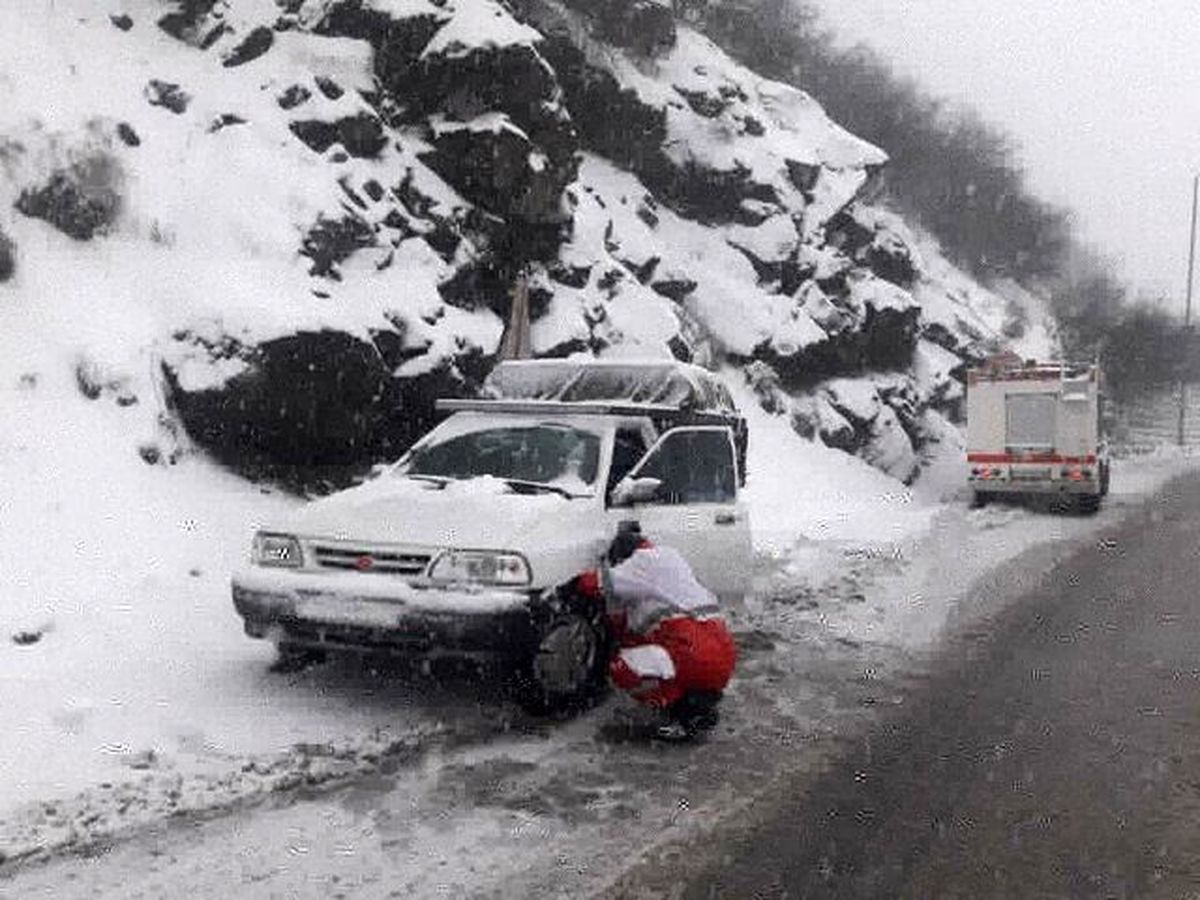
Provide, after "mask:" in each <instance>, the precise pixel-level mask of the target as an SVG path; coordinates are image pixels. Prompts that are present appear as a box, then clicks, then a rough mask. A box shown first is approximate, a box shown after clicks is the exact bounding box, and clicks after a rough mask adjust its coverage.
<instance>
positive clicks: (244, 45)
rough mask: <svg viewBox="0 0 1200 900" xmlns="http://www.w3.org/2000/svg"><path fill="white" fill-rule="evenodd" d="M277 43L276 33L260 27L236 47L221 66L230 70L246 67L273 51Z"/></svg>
mask: <svg viewBox="0 0 1200 900" xmlns="http://www.w3.org/2000/svg"><path fill="white" fill-rule="evenodd" d="M274 43H275V33H274V32H273V31H271V29H270V28H267V27H265V26H262V25H260V26H259V27H258V28H255V29H254V30H253V31H251V32H250V33H249V34H248V35H246V37H245V38H243V39H242V41H241V43H239V44H238V45H237V46H236V47H234V48H233V49H232V50H230V51H229V53H228V54H226V56H225V59H224V60H222V62H221V65H223V66H225V67H226V68H228V69H231V68H233V67H234V66H241V65H245V64H246V63H248V62H250V61H251V60H255V59H258V58H259V57H260V56H262V55H263V54H264V53H266V52H267V51H268V50H270V49H271V45H272V44H274Z"/></svg>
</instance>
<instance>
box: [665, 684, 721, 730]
mask: <svg viewBox="0 0 1200 900" xmlns="http://www.w3.org/2000/svg"><path fill="white" fill-rule="evenodd" d="M720 701H721V695H720V693H718V692H716V691H692V692H689V693H687V694H684V695H683V697H682V698H680V699H679V700H678V701H676V702H675V703H674V704H672V705H671V706H669V707H668V708H667V710H666V713H667V721H666V722H664V723H663V724H662V725H660V726H659V727H658V732H657V737H658V738H659V740H664V741H691V740H695V739H696V738H698V737H700V736H701V735H703V734H705V733H707V732H709V731H712V729H714V728H716V727H717V723H718V722H719V721H720V714H719V713H718V712H717V704H718V703H720Z"/></svg>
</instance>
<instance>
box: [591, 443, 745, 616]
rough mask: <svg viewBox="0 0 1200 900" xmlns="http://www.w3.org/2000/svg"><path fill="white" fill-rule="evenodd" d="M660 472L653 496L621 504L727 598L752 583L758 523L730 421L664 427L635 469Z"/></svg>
mask: <svg viewBox="0 0 1200 900" xmlns="http://www.w3.org/2000/svg"><path fill="white" fill-rule="evenodd" d="M630 477H631V478H655V479H658V480H659V481H660V482H661V486H660V487H659V489H658V491H657V492H656V494H655V496H654V498H653V499H651V500H648V501H644V502H641V503H637V504H635V505H633V506H631V507H627V508H623V509H615V510H613V514H614V516H615V518H616V519H617V520H621V519H636V520H637V521H638V522H639V523H640V524H641V527H642V533H643V534H645V535H646V537H647V538H649V539H650V540H651V541H654V542H655V543H660V544H665V545H668V546H671V547H674V548H675V549H676V550H678V551H679V552H680V553H682V554H683V555H684V557H685V558H686V559H687V561H688V563H689V564H690V565H691V567H692V570H693V571H694V572H695V573H696V577H697V578H698V579H699V580H700V581H701V583H703V584H704V585H705V586H706V587H708V589H709V590H711V591H713V592H714V593H716V594H718V595H719V596H720V597H721V598H722V599H723V600H726V601H729V600H740V599H741V598H742V597H744V596H745V594H746V592H747V591H748V590H749V586H750V564H751V545H750V523H749V516H748V515H747V512H746V509H745V506H744V505H743V503H742V502H741V501H740V500H739V498H738V472H737V453H736V450H735V448H734V444H733V438H732V435H731V434H730V431H729V429H728V428H723V427H712V426H689V427H681V428H673V429H671V430H670V431H668V432H667V433H666V434H664V435H663V436H662V437H661V438H660V439H659V440H658V442H657V443H655V444H654V446H653V447H651V448H650V450H649V451H648V452H647V453H646V455H645V457H644V458H643V459H642V460H641V462H639V463H638V464H637V465H636V466H635V467H634V469H633V471H632V472H631V473H630Z"/></svg>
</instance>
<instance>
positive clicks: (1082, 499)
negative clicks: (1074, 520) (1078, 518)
mask: <svg viewBox="0 0 1200 900" xmlns="http://www.w3.org/2000/svg"><path fill="white" fill-rule="evenodd" d="M1103 499H1104V494H1103V493H1099V494H1081V495H1080V496H1079V497H1078V498H1077V499H1076V501H1075V502H1076V503H1077V504H1078V507H1079V511H1080V512H1081V513H1083V514H1084V515H1088V516H1092V515H1095V514H1096V513H1098V512H1100V502H1101V501H1102V500H1103Z"/></svg>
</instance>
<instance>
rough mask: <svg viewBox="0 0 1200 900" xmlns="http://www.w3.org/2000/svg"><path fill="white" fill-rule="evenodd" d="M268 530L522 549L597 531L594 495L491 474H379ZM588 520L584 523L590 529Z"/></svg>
mask: <svg viewBox="0 0 1200 900" xmlns="http://www.w3.org/2000/svg"><path fill="white" fill-rule="evenodd" d="M277 525H278V527H277V528H275V527H274V526H273V528H272V530H279V531H285V532H288V533H293V534H299V535H302V536H306V537H325V538H333V539H337V540H357V541H362V542H364V543H397V544H420V545H426V546H439V547H461V548H476V549H493V550H526V549H527V548H528V545H530V544H541V543H544V541H545V538H544V537H541V535H542V533H543V532H553V533H554V534H555V536H556V537H555V541H556V542H560V543H561V542H562V541H564V540H571V539H572V537H574V536H576V535H578V536H579V537H583V536H584V534H585V533H587V534H590V533H591V532H594V531H595V530H596V510H595V500H594V499H593V498H590V497H580V498H574V499H570V500H568V499H567V498H566V497H563V496H561V495H559V494H556V493H544V494H526V493H516V492H514V491H513V490H512V489H511V488H510V487H509V486H508V485H507V484H506V483H505V482H504V481H503V480H501V479H498V478H491V477H481V478H472V479H469V480H463V481H450V482H448V483H446V484H445V485H444V486H443V485H440V484H437V483H435V482H431V481H422V480H416V479H410V478H406V477H404V476H401V475H392V474H384V475H382V476H381V477H379V478H376V479H374V480H372V481H368V482H366V483H364V484H362V485H359V486H358V487H355V488H351V489H349V490H346V491H341V492H339V493H337V494H333V495H331V496H329V497H325V498H323V499H321V500H316V501H313V502H312V503H310V504H308V505H307V506H305V507H302V508H301V509H300V510H299V511H298V512H297V513H296V514H295V515H293V516H292V517H291V518H289V519H288V520H285V521H281V522H279V523H277ZM589 526H590V527H589Z"/></svg>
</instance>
